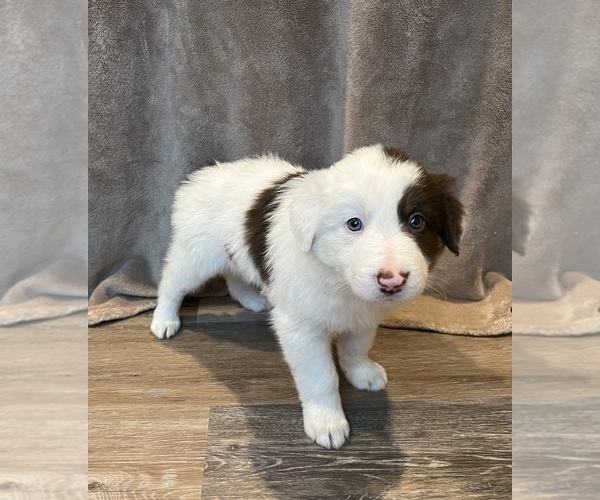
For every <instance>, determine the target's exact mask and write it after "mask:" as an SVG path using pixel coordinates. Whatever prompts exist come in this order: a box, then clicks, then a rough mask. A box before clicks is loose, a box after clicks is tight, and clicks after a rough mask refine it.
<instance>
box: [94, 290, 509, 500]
mask: <svg viewBox="0 0 600 500" xmlns="http://www.w3.org/2000/svg"><path fill="white" fill-rule="evenodd" d="M203 300H204V299H203ZM219 307H220V306H219ZM211 310H213V311H214V309H213V308H212V306H211ZM184 313H185V314H184V318H183V323H184V328H183V331H182V332H181V333H179V334H178V335H177V336H176V337H174V338H173V339H170V340H168V341H159V340H157V339H156V338H155V337H154V336H153V335H152V334H151V333H150V331H149V325H150V320H151V314H149V313H146V314H142V315H139V316H136V317H134V318H130V319H128V320H125V321H119V322H114V323H110V324H105V325H102V326H100V327H97V328H91V329H90V331H89V370H90V371H89V388H90V394H89V419H90V426H89V489H90V491H89V498H91V499H115V498H118V499H122V498H144V499H171V498H173V499H199V498H200V495H201V489H202V485H203V481H204V466H205V461H204V460H205V455H206V453H207V449H206V442H207V436H208V433H209V415H210V413H211V409H212V408H213V407H224V406H225V407H226V406H231V407H244V408H245V407H254V406H261V407H262V406H265V405H274V406H275V407H281V408H284V409H285V408H289V409H288V410H285V415H284V416H285V418H286V419H290V418H293V412H294V411H296V412H297V411H298V408H299V406H298V400H297V396H296V391H295V388H294V384H293V381H292V377H291V375H290V373H289V369H288V368H287V366H286V364H285V362H284V360H283V357H282V355H281V352H280V350H279V346H278V344H277V342H276V340H275V337H274V335H273V334H272V332H271V331H270V329H269V327H268V325H267V323H266V321H265V318H264V316H263V317H262V318H260V317H259V318H253V320H252V321H249V320H244V321H241V322H236V321H233V318H231V317H228V318H227V319H226V320H221V319H220V318H221V317H222V316H223V314H225V315H227V316H229V313H228V312H227V311H226V310H222V309H220V310H219V313H218V314H215V317H214V318H212V319H211V318H209V317H208V315H207V313H206V310H204V309H203V308H202V307H200V308H199V309H198V311H196V310H195V309H194V307H192V306H190V305H189V304H188V305H187V306H186V308H184ZM211 314H212V313H211ZM198 316H201V318H200V319H198V320H197V317H198ZM372 356H373V358H374V359H375V360H377V361H378V362H379V363H381V364H382V365H383V366H384V367H385V368H386V369H387V371H388V377H389V380H390V383H389V385H388V388H387V389H386V391H384V392H377V393H369V392H364V391H358V390H356V389H354V388H353V387H351V386H350V385H349V384H348V383H347V382H346V381H345V380H344V379H343V377H342V379H341V393H342V399H343V401H344V404H345V405H348V407H349V408H352V407H353V405H358V406H360V405H366V406H367V407H368V408H370V410H368V409H367V410H365V411H366V413H365V418H373V419H375V420H377V419H378V418H379V419H380V418H381V412H382V411H383V410H382V406H381V405H389V406H390V408H391V409H393V412H392V413H393V415H398V411H402V407H401V406H397V405H399V404H400V405H405V404H409V403H411V404H415V405H419V404H430V405H432V406H431V408H432V412H434V413H435V411H434V410H435V408H439V406H437V405H442V406H443V405H445V404H448V405H450V406H452V405H454V404H456V405H458V406H457V407H456V408H457V409H456V410H455V412H459V409H460V408H462V409H463V410H464V413H463V416H462V417H460V418H464V419H467V420H468V419H469V418H470V417H469V415H470V414H471V413H472V412H473V411H475V410H474V409H477V408H478V407H480V408H481V411H482V412H486V411H488V409H490V408H494V407H499V406H503V405H506V404H507V403H506V401H507V400H508V399H509V398H510V395H511V339H510V337H499V338H473V337H458V336H451V335H439V334H433V333H425V332H418V331H401V330H387V329H381V330H380V332H379V334H378V337H377V339H376V342H375V346H374V349H373V352H372ZM461 405H465V406H461ZM414 408H417V407H416V406H415V407H414ZM294 409H295V410H294ZM215 411H216V410H215ZM257 411H258V410H257ZM282 411H283V410H282ZM378 412H379V413H378ZM426 414H427V412H425V411H424V410H423V412H422V413H421V415H426ZM476 415H481V413H476ZM455 416H456V418H457V419H459V420H460V418H459V416H458V414H455ZM411 418H413V424H412V425H413V429H414V428H416V426H417V425H418V419H419V418H420V417H419V416H418V414H417V413H413V417H411ZM431 418H433V416H432V417H431ZM436 418H437V417H436ZM440 418H441V417H440ZM496 418H497V424H498V429H502V428H503V426H504V425H505V421H506V420H505V419H506V416H505V415H504V414H503V413H498V414H497V415H496ZM492 421H493V419H492V417H490V420H489V421H488V420H485V419H483V420H481V422H482V425H483V424H485V425H488V424H489V423H490V422H492ZM486 422H487V423H486ZM357 425H358V426H361V425H363V424H361V423H360V420H359V421H358V424H357ZM364 425H366V424H364ZM445 425H446V424H445V423H443V425H442V426H441V428H442V429H443V427H444V426H445ZM477 425H478V424H476V427H475V428H473V429H472V431H473V432H478V429H477ZM291 427H293V426H291ZM286 428H287V426H286ZM484 428H487V427H485V426H483V427H481V429H484ZM244 432H248V429H246V431H244ZM295 432H299V434H298V440H299V441H298V442H300V441H301V440H302V439H304V438H303V434H302V433H301V432H300V431H295ZM482 432H483V431H482ZM503 432H504V431H503V430H502V431H500V430H497V431H496V433H500V434H502V433H503ZM392 434H393V436H394V440H395V441H394V443H395V444H394V447H390V449H389V453H390V454H393V453H395V451H394V450H396V449H397V448H399V449H400V450H401V452H402V454H403V456H410V453H411V449H412V450H413V451H414V450H417V451H415V452H416V453H417V455H418V454H419V453H421V452H420V451H418V450H420V449H421V448H419V447H418V446H430V447H434V442H433V440H434V439H438V435H434V434H431V433H428V434H425V435H423V438H422V440H423V443H422V444H419V445H418V446H417V441H418V440H412V441H411V443H412V444H411V445H410V446H407V445H406V444H403V445H401V446H400V445H398V444H397V443H400V442H401V440H398V436H401V434H402V430H401V428H399V430H396V428H395V427H394V430H393V433H392ZM248 435H249V436H250V434H248ZM367 435H370V434H368V433H367V434H363V435H362V436H367ZM360 436H361V434H360V433H359V432H358V427H357V428H356V429H354V430H353V439H359V437H360ZM361 439H362V438H361ZM359 442H360V441H359ZM446 442H448V441H446ZM246 444H248V443H246ZM259 444H260V442H255V443H254V444H253V446H258V445H259ZM305 444H306V443H305ZM308 446H314V445H310V444H309V445H308ZM272 448H273V450H272V452H273V453H277V452H279V451H281V450H282V449H283V448H282V447H281V446H280V445H279V444H278V445H277V446H275V445H274V444H273V446H272ZM432 449H433V448H432ZM450 451H451V450H450V449H448V450H447V452H448V453H450ZM313 452H319V453H320V452H321V449H320V448H317V447H316V446H315V447H314V449H313ZM477 460H480V461H481V462H480V463H478V462H477ZM486 462H487V459H485V458H481V459H476V458H473V463H472V464H471V465H472V469H469V468H467V467H465V468H463V469H461V471H460V474H462V476H464V481H465V484H470V481H472V480H474V479H473V478H472V477H470V475H473V474H475V475H476V474H478V472H477V471H479V470H483V469H484V468H485V467H484V465H483V464H485V463H486ZM423 470H424V471H425V472H424V473H425V474H426V475H427V474H430V475H431V477H437V476H436V475H441V476H444V474H445V473H446V472H445V471H446V470H448V471H449V472H450V471H454V469H447V468H443V467H440V468H423ZM471 470H472V471H473V472H471ZM452 474H459V473H455V472H452ZM402 477H404V478H408V477H411V476H409V475H407V474H406V473H403V476H402ZM457 477H458V476H457ZM448 478H449V479H448V480H450V479H451V478H450V476H448ZM248 480H249V481H251V480H252V478H249V479H248ZM453 480H454V479H453ZM440 484H441V483H440ZM451 484H456V483H451ZM398 485H400V486H401V487H403V488H406V489H405V490H403V492H405V493H406V494H408V492H410V491H411V488H414V491H415V492H416V493H415V495H417V493H419V494H424V493H423V492H424V491H425V490H423V489H422V486H423V483H422V482H421V483H419V482H415V483H409V482H406V481H404V482H403V481H402V480H401V481H400V483H398V484H397V485H396V486H398ZM411 485H412V486H411ZM457 487H458V486H457ZM420 488H421V489H420ZM386 494H387V495H388V497H389V495H393V494H394V488H392V487H390V489H389V490H388V491H387V493H386ZM474 494H475V493H474ZM486 494H487V493H486ZM291 498H293V497H291ZM389 498H393V497H389ZM403 498H404V497H403ZM409 498H410V497H409ZM415 498H419V497H418V496H417V497H415ZM420 498H450V497H444V496H442V497H436V496H435V495H433V496H431V497H427V496H423V497H420ZM482 498H485V497H482ZM495 498H502V497H495ZM250 500H253V499H250Z"/></svg>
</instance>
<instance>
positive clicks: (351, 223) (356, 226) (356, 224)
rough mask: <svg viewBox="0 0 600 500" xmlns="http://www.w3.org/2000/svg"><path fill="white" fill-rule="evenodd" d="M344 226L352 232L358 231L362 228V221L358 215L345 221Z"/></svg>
mask: <svg viewBox="0 0 600 500" xmlns="http://www.w3.org/2000/svg"><path fill="white" fill-rule="evenodd" d="M346 227H347V228H348V229H350V231H352V232H356V231H360V230H361V229H362V228H363V223H362V221H361V220H360V219H359V218H358V217H352V219H348V221H347V222H346Z"/></svg>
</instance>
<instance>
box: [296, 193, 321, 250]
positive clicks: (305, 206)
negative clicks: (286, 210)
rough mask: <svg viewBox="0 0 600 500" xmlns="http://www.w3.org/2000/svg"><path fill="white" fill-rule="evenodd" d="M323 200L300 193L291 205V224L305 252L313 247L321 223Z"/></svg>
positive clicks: (299, 244)
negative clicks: (320, 215)
mask: <svg viewBox="0 0 600 500" xmlns="http://www.w3.org/2000/svg"><path fill="white" fill-rule="evenodd" d="M320 211H321V202H320V200H319V197H318V196H314V195H313V196H310V195H309V196H305V195H299V196H298V197H297V198H296V199H295V200H293V201H292V203H291V205H290V226H291V228H292V233H293V235H294V238H296V243H298V246H299V247H300V249H301V250H302V251H303V252H308V251H309V250H310V249H311V248H312V244H313V241H314V239H315V233H316V232H317V227H318V224H319V214H320Z"/></svg>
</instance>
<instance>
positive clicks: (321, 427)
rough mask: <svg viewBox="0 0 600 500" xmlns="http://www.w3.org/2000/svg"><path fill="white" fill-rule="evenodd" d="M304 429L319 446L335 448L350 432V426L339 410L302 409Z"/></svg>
mask: <svg viewBox="0 0 600 500" xmlns="http://www.w3.org/2000/svg"><path fill="white" fill-rule="evenodd" d="M304 431H305V432H306V435H307V436H308V437H309V438H310V439H312V441H313V442H315V443H317V444H318V445H319V446H322V447H323V448H327V449H336V450H337V449H338V448H340V447H341V446H342V445H343V444H344V442H345V441H346V438H347V437H348V435H349V434H350V426H349V425H348V421H347V420H346V417H345V415H344V412H343V411H341V410H332V409H329V408H307V409H305V410H304Z"/></svg>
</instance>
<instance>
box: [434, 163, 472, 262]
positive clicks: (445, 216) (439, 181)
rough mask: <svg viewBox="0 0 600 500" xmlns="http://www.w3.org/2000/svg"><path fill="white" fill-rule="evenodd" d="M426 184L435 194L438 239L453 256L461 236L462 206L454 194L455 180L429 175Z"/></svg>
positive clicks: (456, 251) (457, 252)
mask: <svg viewBox="0 0 600 500" xmlns="http://www.w3.org/2000/svg"><path fill="white" fill-rule="evenodd" d="M427 177H428V179H427V180H428V184H429V185H430V186H431V188H432V189H431V190H432V192H433V193H435V204H436V205H437V208H438V214H439V217H440V223H441V224H440V238H441V239H442V241H443V242H444V245H446V247H448V250H450V251H451V252H452V253H453V254H454V255H457V256H458V254H459V243H460V239H461V236H462V220H463V217H464V207H463V204H462V203H461V202H460V201H459V200H458V198H457V197H456V196H455V194H454V190H455V185H456V178H455V177H452V176H450V175H447V174H433V173H429V174H428V175H427Z"/></svg>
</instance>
